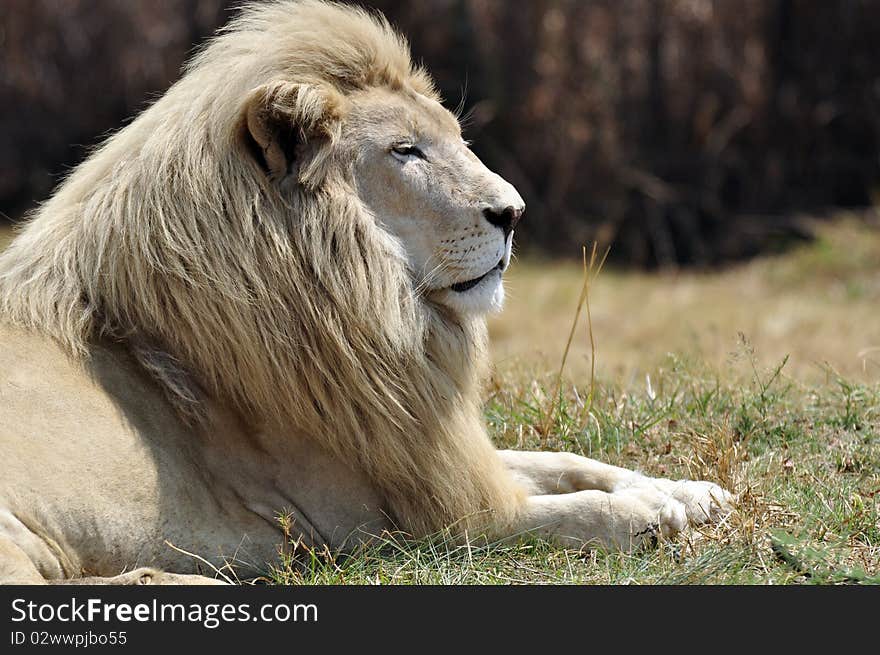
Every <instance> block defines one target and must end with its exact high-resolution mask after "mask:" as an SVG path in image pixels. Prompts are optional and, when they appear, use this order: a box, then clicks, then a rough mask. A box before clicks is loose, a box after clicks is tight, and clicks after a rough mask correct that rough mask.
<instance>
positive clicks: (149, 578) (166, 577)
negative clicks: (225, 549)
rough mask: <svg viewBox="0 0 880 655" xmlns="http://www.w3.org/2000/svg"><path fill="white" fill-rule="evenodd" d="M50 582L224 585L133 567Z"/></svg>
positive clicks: (183, 575)
mask: <svg viewBox="0 0 880 655" xmlns="http://www.w3.org/2000/svg"><path fill="white" fill-rule="evenodd" d="M52 584H83V585H225V584H227V583H226V582H224V581H222V580H216V579H214V578H206V577H205V576H203V575H188V574H182V573H166V572H165V571H159V570H157V569H151V568H141V569H135V570H134V571H129V572H128V573H123V574H121V575H114V576H112V577H107V578H103V577H88V578H70V579H68V580H53V581H52Z"/></svg>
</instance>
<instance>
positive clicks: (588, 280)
mask: <svg viewBox="0 0 880 655" xmlns="http://www.w3.org/2000/svg"><path fill="white" fill-rule="evenodd" d="M597 247H598V244H597V243H595V242H594V243H593V249H592V251H591V253H590V261H589V262H587V247H586V246H582V248H581V251H582V254H583V265H584V281H583V285H582V287H581V293H580V297H579V298H578V304H577V309H575V312H574V320H573V321H572V322H571V330H570V331H569V333H568V340H567V341H566V342H565V350H564V351H563V353H562V362H561V363H560V364H559V373H557V375H556V385H555V387H554V389H553V395H552V396H551V397H550V410H549V411H548V412H547V413H546V415H545V416H544V422H543V425H542V426H541V447H542V448H543V447H544V446H545V444H546V441H547V436H548V435H549V434H550V429H551V428H552V427H553V421H554V419H555V418H556V411H557V409H558V406H559V393H560V389H561V388H562V374H563V372H564V370H565V362H566V361H567V360H568V353H569V350H570V349H571V343H572V341H573V340H574V333H575V330H577V324H578V320H580V316H581V310H582V309H583V308H584V306H586V313H587V332H588V334H589V338H590V394H589V397H588V398H587V402H586V403H585V408H586V412H587V413H589V411H590V407H591V405H592V403H593V396H594V394H593V389H594V385H595V382H596V340H595V338H594V336H593V317H592V314H591V313H590V288H591V287H592V283H593V280H595V279H596V277H598V275H599V273H600V272H601V271H602V267H603V266H604V265H605V260H606V259H607V258H608V253H609V252H610V251H611V248H610V247H609V248H606V249H605V254H603V255H602V258H601V259H600V260H598V263H597V259H596V250H597Z"/></svg>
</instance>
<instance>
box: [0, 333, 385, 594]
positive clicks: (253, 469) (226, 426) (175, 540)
mask: <svg viewBox="0 0 880 655" xmlns="http://www.w3.org/2000/svg"><path fill="white" fill-rule="evenodd" d="M0 339H2V342H0V343H2V348H0V371H2V372H0V398H2V402H0V425H2V426H3V429H2V430H0V449H2V452H4V453H14V456H13V457H5V458H3V460H2V461H0V505H2V507H3V509H4V510H5V512H8V513H9V514H7V515H6V516H5V517H4V520H2V521H0V526H2V527H5V528H6V529H7V530H10V528H12V527H13V523H15V522H18V523H20V526H19V527H20V528H24V529H26V530H27V532H29V533H31V534H32V535H33V537H32V538H31V537H29V538H27V539H19V540H18V543H19V546H21V547H23V548H25V549H26V551H27V554H28V556H29V557H30V559H31V561H32V562H33V563H34V564H35V566H36V568H37V570H38V571H39V573H40V574H41V575H43V576H45V577H46V578H49V579H56V578H69V577H79V576H81V575H84V574H87V575H94V576H112V575H116V574H119V573H120V572H121V571H123V570H124V569H126V568H129V569H130V568H132V567H136V566H144V565H150V566H155V567H160V568H164V569H167V570H170V571H175V572H178V573H195V572H196V571H197V570H198V569H202V570H205V569H206V568H207V569H208V570H210V568H209V567H207V566H206V565H203V564H202V563H200V562H199V561H198V560H197V559H195V558H194V557H192V556H191V555H187V554H185V553H193V554H199V555H200V556H202V557H205V558H206V559H208V560H209V561H210V562H211V563H212V564H213V565H215V566H218V567H219V566H222V565H223V563H224V562H230V563H235V564H236V567H237V569H238V571H239V574H240V575H241V576H242V577H248V576H253V575H257V574H259V573H261V572H265V570H266V563H267V562H272V561H274V560H275V559H276V558H277V549H278V547H279V546H280V545H281V543H282V539H281V538H280V533H279V527H280V526H279V523H278V518H277V515H278V513H280V512H289V513H290V519H291V520H292V521H294V524H295V525H296V526H297V529H298V530H299V531H301V534H302V536H303V541H304V543H306V544H309V545H318V546H323V545H324V544H325V543H326V544H327V545H329V546H331V547H334V548H338V547H344V546H346V545H347V544H345V543H344V540H345V538H346V537H348V536H349V535H350V534H354V535H356V534H357V529H358V528H363V529H366V528H369V529H370V530H371V531H372V532H373V533H374V534H378V533H379V532H380V531H381V530H382V529H383V528H385V527H389V526H388V525H387V520H385V519H384V518H383V516H382V515H381V513H380V510H381V505H380V500H379V499H378V498H377V496H376V495H375V494H374V493H373V492H372V491H371V487H370V485H369V484H368V483H367V481H366V480H365V479H364V478H363V477H362V476H358V474H357V472H356V471H354V470H352V469H351V468H350V467H347V466H344V465H342V464H340V463H338V461H337V460H336V459H335V458H333V457H331V456H330V455H328V454H327V453H325V452H322V451H321V450H320V449H319V448H317V447H315V445H314V444H313V443H312V442H311V441H305V440H299V441H298V440H295V439H290V438H289V439H285V440H284V441H283V443H284V447H285V455H287V457H286V458H281V457H277V456H276V457H272V456H269V454H268V453H267V452H266V450H265V449H264V447H263V446H261V443H260V442H261V440H267V439H268V438H269V435H259V434H254V433H251V434H246V433H245V432H244V431H243V430H242V427H241V425H239V424H238V423H237V421H235V420H234V418H233V417H232V416H231V415H229V414H227V413H224V412H222V411H213V412H212V416H213V420H214V423H213V424H212V426H211V428H212V429H211V432H210V437H209V438H208V437H206V436H205V435H202V434H199V433H198V432H194V431H193V429H192V428H191V427H188V426H186V425H185V424H184V423H182V422H181V421H180V420H179V419H178V418H177V416H176V414H175V412H174V411H173V408H172V407H171V406H170V404H169V402H168V400H167V399H166V398H165V396H164V394H163V393H162V392H161V390H160V389H159V388H158V387H157V385H156V384H155V383H154V382H153V381H152V380H150V379H149V377H148V376H146V375H145V373H144V371H143V370H142V369H141V368H140V367H139V365H138V363H137V362H135V361H134V360H133V359H132V358H130V357H129V356H126V354H125V353H124V352H123V351H120V350H119V349H116V348H112V347H104V346H98V347H95V348H93V349H92V350H91V352H90V355H91V356H90V359H89V366H88V368H87V369H84V368H83V367H82V366H80V365H79V364H77V363H76V362H72V361H71V360H70V358H69V357H68V356H67V355H66V354H65V353H64V352H63V351H61V349H59V348H58V347H57V346H56V345H54V344H53V343H51V342H50V341H47V340H46V339H43V338H40V337H37V336H34V335H28V334H24V333H21V332H19V331H12V330H8V329H5V330H2V331H0ZM34 407H38V408H39V409H38V410H35V409H34ZM284 463H295V464H296V470H295V472H293V473H292V474H291V473H289V472H288V471H285V470H283V465H284ZM370 507H372V511H370V509H369V508H370ZM10 514H11V516H10ZM12 517H15V519H12ZM310 519H312V520H313V521H314V524H310V523H309V520H310ZM18 532H19V534H22V533H23V531H22V530H21V529H19V530H18ZM166 542H168V543H166ZM169 543H170V544H173V546H175V547H176V548H172V547H170V546H169V545H168V544H169ZM178 549H179V550H178ZM0 552H2V551H0ZM0 571H2V566H0ZM0 577H2V576H0Z"/></svg>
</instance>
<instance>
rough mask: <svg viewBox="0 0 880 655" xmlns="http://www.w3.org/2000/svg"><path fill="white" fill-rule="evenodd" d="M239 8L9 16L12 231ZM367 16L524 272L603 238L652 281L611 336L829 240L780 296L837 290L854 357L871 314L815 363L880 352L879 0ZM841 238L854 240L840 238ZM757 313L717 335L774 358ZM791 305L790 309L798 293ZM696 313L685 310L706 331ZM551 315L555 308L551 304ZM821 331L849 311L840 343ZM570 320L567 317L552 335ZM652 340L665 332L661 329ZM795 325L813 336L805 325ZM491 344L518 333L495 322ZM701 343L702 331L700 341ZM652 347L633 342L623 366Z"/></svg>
mask: <svg viewBox="0 0 880 655" xmlns="http://www.w3.org/2000/svg"><path fill="white" fill-rule="evenodd" d="M237 4H240V3H239V2H237V1H236V2H227V1H226V0H3V2H2V3H0V95H2V97H3V98H4V100H5V102H3V103H2V104H0V133H2V134H3V137H2V140H0V212H2V214H0V216H2V217H3V218H5V220H6V221H16V220H18V219H19V218H20V217H21V216H23V215H24V214H25V213H26V212H27V211H28V210H29V209H31V208H33V207H34V206H35V204H36V203H38V202H39V201H41V200H42V199H44V198H46V197H47V196H48V194H49V193H50V191H51V189H52V188H53V186H54V185H55V184H56V183H57V182H58V180H59V179H60V178H61V177H62V176H63V175H64V173H65V171H66V170H68V169H69V168H70V167H71V166H73V165H75V164H76V163H78V162H79V161H81V160H82V159H83V158H84V157H85V156H86V154H87V153H88V148H89V147H90V146H92V145H93V144H95V143H96V142H97V141H99V139H100V138H101V135H103V134H106V133H107V132H108V131H110V130H113V129H115V128H118V127H119V126H120V125H121V124H123V123H124V121H125V120H126V119H129V118H130V117H131V116H132V115H134V114H136V113H137V112H138V111H139V110H141V109H143V108H144V107H145V106H146V105H147V104H148V103H149V101H150V99H152V98H155V97H156V96H157V95H159V94H161V93H162V92H163V91H164V90H165V89H166V88H167V87H168V86H169V84H171V83H172V82H173V81H174V80H175V79H176V77H177V76H178V74H179V70H180V66H181V64H182V62H183V61H184V60H185V59H186V58H187V56H188V54H190V53H191V52H192V50H193V48H194V47H195V46H197V44H199V43H201V42H203V41H204V39H205V38H207V37H208V36H209V35H210V34H211V33H212V32H213V31H214V30H215V29H216V28H217V27H218V26H219V25H221V24H223V23H224V22H226V21H227V20H228V18H229V17H230V16H231V15H232V13H233V12H234V9H233V6H234V5H237ZM361 4H366V5H367V6H371V7H375V8H376V9H379V10H381V11H383V12H384V13H385V14H386V15H387V16H388V18H389V19H390V20H391V21H392V23H394V24H395V25H397V26H398V27H399V28H400V29H401V30H402V31H403V32H404V33H405V34H407V35H408V37H409V39H410V41H411V44H412V50H413V53H414V55H415V57H416V58H417V59H418V60H421V61H423V62H424V64H425V65H426V66H427V67H428V69H429V70H430V71H431V72H432V73H433V75H434V76H435V78H436V80H437V82H438V85H439V87H440V89H441V91H442V93H443V95H444V97H445V99H446V102H447V105H448V106H450V107H455V106H457V105H459V104H461V105H462V106H463V107H464V116H465V121H466V136H467V138H469V139H471V140H472V141H473V149H474V150H475V151H476V153H477V154H478V155H479V156H480V157H481V158H482V159H483V160H484V161H485V162H486V163H487V164H488V165H489V166H490V167H491V168H493V169H495V170H497V171H498V172H499V173H501V174H502V175H503V176H504V177H506V178H507V179H508V180H510V181H511V182H512V183H513V184H515V185H516V186H517V187H518V189H519V190H520V192H521V194H522V195H523V197H524V198H525V199H526V202H527V204H528V212H527V216H526V220H525V221H524V222H523V223H522V227H521V229H519V230H518V237H517V243H518V250H519V252H520V254H521V255H525V256H526V257H525V259H527V260H529V261H537V260H539V259H542V260H546V259H548V258H554V259H560V260H570V261H573V262H577V261H579V259H580V256H581V244H586V243H590V242H592V241H598V242H599V243H600V244H602V246H603V248H604V246H610V247H611V251H610V259H609V261H610V262H612V264H613V267H614V269H615V270H617V271H621V270H630V271H639V273H634V275H644V272H649V271H656V272H657V273H656V274H655V275H653V276H651V277H647V276H645V277H641V278H638V280H639V281H638V282H633V284H636V286H635V287H634V291H633V295H632V298H631V302H632V303H633V304H631V305H627V306H612V305H608V306H607V307H606V309H605V310H603V307H605V306H604V305H601V304H600V306H599V310H598V315H597V317H594V318H596V320H598V324H599V327H602V326H603V324H602V320H603V316H607V318H608V327H609V328H611V329H613V326H614V325H617V324H619V320H620V317H621V313H622V312H624V313H625V312H627V311H630V312H632V311H636V309H637V308H638V306H639V305H640V304H643V303H642V300H643V299H644V297H645V296H644V290H645V289H650V288H652V287H650V285H652V284H653V285H658V286H656V288H657V289H658V291H657V293H658V294H659V297H658V311H660V312H661V313H662V312H666V313H669V314H670V317H669V320H670V321H678V322H682V321H686V320H687V318H686V316H689V314H686V313H682V312H683V309H682V307H681V306H680V305H676V304H675V302H674V300H672V299H674V298H675V297H676V296H675V290H676V289H680V288H681V285H682V284H691V283H693V284H697V285H698V286H699V284H701V283H702V282H700V281H701V280H703V281H705V280H707V278H704V277H699V276H698V277H682V275H685V276H687V275H698V274H697V273H694V272H701V273H706V272H707V271H716V272H718V274H719V275H721V276H727V277H724V278H723V280H728V282H718V283H717V284H720V285H721V287H720V289H721V290H720V291H719V290H718V289H715V290H713V291H711V295H707V296H706V297H705V300H706V302H710V301H711V303H715V304H717V303H719V302H721V298H723V297H724V290H725V289H726V290H732V289H736V290H738V292H741V291H742V289H743V288H747V287H743V286H742V282H741V280H740V279H739V278H738V277H736V276H740V275H746V274H747V273H745V272H743V270H742V269H732V268H730V265H732V264H735V263H737V262H740V263H741V262H744V261H746V260H750V259H751V258H754V257H756V256H764V257H766V256H768V255H770V254H773V253H781V252H791V251H792V248H794V249H795V251H797V252H802V251H798V250H797V248H803V247H805V244H809V243H814V244H818V246H816V247H815V248H814V249H813V250H810V251H809V252H807V254H800V255H797V257H799V259H796V260H795V261H798V262H806V263H805V264H803V265H802V268H798V266H799V265H798V264H792V263H791V262H790V261H789V262H788V263H786V264H785V266H789V267H790V268H791V267H793V268H791V270H792V271H793V272H791V273H790V274H789V275H788V277H785V275H783V276H782V277H783V278H784V279H786V280H789V282H790V283H791V284H794V283H798V284H800V285H801V286H800V287H798V289H799V291H800V292H802V293H801V295H800V296H798V297H799V298H800V297H803V298H808V297H812V298H813V300H814V301H817V302H818V300H817V299H819V300H821V298H823V297H824V296H822V293H823V292H822V289H824V288H825V287H824V286H823V284H824V282H822V280H824V281H826V282H827V283H828V285H830V286H829V287H828V289H830V290H829V291H828V293H829V294H831V295H830V296H828V298H829V299H830V300H829V302H831V301H833V300H834V299H835V298H838V299H842V300H841V302H844V301H846V302H849V301H850V300H851V301H853V302H857V303H858V302H864V303H865V307H864V312H865V318H864V321H866V324H860V327H861V328H863V330H862V332H860V333H859V334H858V335H855V336H852V337H851V338H849V337H847V338H846V339H844V337H843V336H842V335H843V333H842V332H841V329H843V328H844V327H846V328H848V329H852V323H853V321H852V314H849V315H847V312H851V311H856V310H855V309H853V308H852V306H850V305H846V309H840V308H836V307H831V306H825V305H821V306H820V307H817V308H816V310H815V316H816V321H817V324H818V325H821V326H824V327H825V328H827V329H828V330H829V335H828V339H830V340H831V341H830V342H829V341H827V340H825V341H819V342H816V348H815V349H814V350H815V352H813V351H812V350H811V351H810V354H809V356H808V357H807V359H808V360H809V361H810V362H815V361H818V359H821V358H822V357H824V354H823V353H824V352H825V351H823V350H822V348H827V347H831V346H832V345H834V344H836V346H835V347H840V348H842V349H844V350H845V351H846V353H847V354H846V355H845V356H844V355H841V357H844V359H846V362H847V363H846V364H844V363H840V362H839V363H838V365H840V366H843V367H844V368H846V367H849V366H850V365H851V366H852V369H853V370H854V371H857V370H861V369H864V367H865V364H864V358H862V359H859V357H857V353H862V352H865V349H871V348H874V347H875V346H878V345H880V333H878V332H877V329H878V328H876V327H874V326H875V325H877V323H880V321H877V318H878V314H880V312H878V313H877V314H872V307H873V306H876V305H874V303H876V302H877V301H878V300H880V290H878V289H880V282H878V280H877V274H876V269H877V264H878V263H880V260H877V259H876V257H878V256H880V255H878V253H880V250H875V249H874V247H873V245H872V243H873V242H872V241H871V239H872V238H873V235H874V234H875V232H876V230H877V227H878V223H877V217H876V212H875V211H874V210H873V208H872V206H873V203H874V202H875V201H876V200H877V199H878V197H880V155H878V153H880V56H878V54H877V47H878V43H880V1H878V0H527V1H523V2H509V1H505V0H420V1H419V2H409V1H405V0H372V1H370V2H364V3H361ZM836 224H845V226H846V227H845V228H844V229H843V231H840V230H836V231H835V230H832V228H831V227H830V226H833V225H836ZM829 230H831V231H829ZM860 248H861V250H859V249H860ZM816 253H818V254H816ZM822 253H825V254H824V255H823V254H822ZM859 253H861V254H859ZM822 257H824V259H822ZM817 258H818V259H817ZM816 262H818V264H817V263H816ZM822 262H825V264H827V266H825V265H822ZM823 266H825V267H824V268H823ZM841 267H842V268H841ZM526 268H528V267H527V266H526V267H524V269H526ZM850 269H854V270H850ZM541 270H544V271H546V270H551V269H550V268H546V267H544V268H541ZM773 270H776V269H773ZM841 270H842V271H843V272H841ZM563 271H566V272H563ZM578 271H579V269H578V268H577V267H575V268H567V269H566V268H564V267H563V269H559V270H557V273H556V277H555V278H554V279H555V280H557V283H556V285H555V286H553V289H554V290H555V291H553V293H556V294H558V295H559V298H560V299H559V302H558V303H556V304H558V305H559V306H560V307H564V308H565V309H566V311H568V312H569V314H570V313H571V312H573V310H574V305H575V304H576V301H577V295H578V290H579V284H580V282H579V272H578ZM676 271H678V272H680V273H681V274H679V273H676ZM823 271H824V273H823ZM828 271H831V272H830V273H828ZM536 275H537V274H536ZM566 275H568V276H569V277H570V278H571V283H570V288H569V287H566V286H565V285H564V284H563V282H562V280H565V279H567V278H566ZM658 276H666V278H665V279H664V278H662V277H658ZM731 276H732V277H731ZM539 277H540V276H539ZM763 277H764V278H766V277H767V275H763ZM628 279H636V278H628ZM713 279H714V278H713ZM719 279H721V278H719ZM792 280H793V281H794V282H791V281H792ZM805 280H811V282H810V283H809V284H807V285H805V284H804V281H805ZM614 284H615V282H614V279H612V280H611V281H609V286H610V287H613V286H614ZM713 284H714V282H713ZM535 285H537V286H535ZM646 285H648V286H646ZM539 288H540V279H538V278H535V277H534V276H533V277H532V278H529V279H523V280H521V281H517V279H516V278H513V279H512V281H511V296H512V300H511V302H512V303H513V304H514V307H513V309H514V313H515V312H516V307H517V305H516V302H517V300H516V299H517V297H523V296H529V297H533V298H534V296H533V294H534V293H538V290H539ZM699 288H700V289H702V288H703V287H699ZM518 289H519V290H518ZM841 289H842V291H841ZM777 291H779V290H778V289H777ZM548 293H550V292H549V291H548V292H547V293H544V295H541V296H540V297H539V299H540V298H547V297H549V296H548ZM596 293H597V294H600V295H601V293H602V292H601V291H600V290H597V292H596ZM706 293H707V294H709V293H710V292H708V291H707V292H706ZM755 293H756V295H755V296H754V297H745V298H739V299H736V300H735V302H734V300H731V301H730V303H729V304H730V306H731V313H729V314H722V315H719V316H717V317H716V318H715V319H713V320H715V321H716V331H719V330H720V333H721V334H722V336H721V337H719V339H721V340H722V341H723V342H724V344H725V345H724V348H727V347H729V346H730V345H731V343H732V337H731V333H736V332H739V331H749V330H751V332H752V333H753V334H754V335H755V337H756V338H758V339H759V341H760V337H761V335H766V334H769V332H768V330H769V329H770V328H768V327H767V325H765V324H764V323H756V322H755V321H757V318H755V313H756V310H757V309H758V308H759V305H756V304H755V303H756V302H758V299H759V298H760V299H764V300H766V299H767V298H770V297H772V290H767V289H763V290H762V289H756V290H755ZM779 293H782V294H783V296H784V297H785V298H789V297H791V290H790V289H789V290H788V291H786V290H785V288H783V289H782V291H779ZM518 294H521V295H519V296H518ZM834 294H837V295H834ZM841 294H842V295H841ZM550 295H552V293H551V294H550ZM618 295H620V294H618ZM624 296H625V294H624ZM616 297H618V296H615V298H616ZM695 298H696V300H695ZM700 298H702V296H700V295H699V293H698V294H697V295H696V296H693V295H692V297H691V302H694V303H696V305H697V306H696V308H695V311H697V310H698V309H699V308H700V307H701V306H702V305H700V300H699V299H700ZM601 300H602V299H601V298H597V302H599V301H601ZM547 303H550V301H549V300H547ZM743 303H745V305H743ZM775 307H777V308H778V307H779V304H778V303H777V305H775ZM546 311H547V312H551V311H553V310H552V308H551V307H550V306H549V304H548V306H547V308H546ZM603 311H604V312H605V313H604V314H603ZM766 312H767V313H770V314H772V313H773V308H772V307H768V308H767V310H766ZM829 312H832V313H833V312H837V313H838V314H840V315H839V316H838V317H837V318H838V319H839V320H840V324H839V325H838V324H837V323H835V322H834V320H833V319H834V317H829V316H828V313H829ZM527 314H528V312H524V316H523V320H525V319H527V318H528V316H527ZM710 314H711V312H706V311H702V313H700V312H699V311H697V313H696V314H694V316H698V317H699V318H706V316H709V315H710ZM656 316H657V314H656V313H655V317H656ZM786 316H787V318H786V317H783V319H780V320H781V321H782V322H781V323H780V321H779V320H777V322H776V323H775V324H774V325H776V327H775V328H773V329H774V330H775V332H773V334H778V335H779V339H780V341H781V343H780V353H782V352H783V351H785V350H786V347H787V346H788V345H790V344H791V343H792V341H791V340H790V339H788V337H789V336H790V334H789V333H788V332H786V330H785V328H784V325H783V324H785V322H786V321H789V320H792V319H791V316H790V314H789V315H786ZM645 320H648V319H642V318H639V320H638V322H641V323H644V322H645ZM695 320H696V319H695ZM707 320H708V319H707ZM615 321H617V322H615ZM738 321H739V323H738ZM750 321H751V322H750ZM569 322H570V321H569V319H568V318H562V316H560V318H559V320H556V321H552V323H553V324H554V325H556V324H558V325H559V326H561V331H560V334H565V333H567V327H568V324H569ZM634 322H636V321H634ZM740 323H741V325H740ZM546 324H547V321H546V320H544V321H543V322H542V325H545V326H546ZM652 324H653V329H654V330H657V329H660V331H661V332H662V326H663V325H664V324H663V323H662V321H661V320H660V319H659V318H656V319H654V320H653V323H652ZM807 325H808V326H809V325H811V324H810V323H809V322H808V323H807ZM658 326H659V327H658ZM780 326H782V327H780ZM795 327H796V328H797V329H798V330H800V331H801V332H804V333H805V334H811V335H815V334H816V330H815V329H813V328H810V327H807V328H804V323H803V321H801V322H797V321H796V325H795ZM495 329H496V332H499V333H500V335H501V337H503V334H504V332H505V329H504V326H503V325H499V326H496V328H495ZM541 329H546V328H541ZM793 329H794V328H793ZM666 332H667V333H668V330H667V331H666ZM691 332H692V333H693V334H697V333H699V334H705V330H704V329H703V327H702V326H701V327H700V328H699V329H697V328H694V329H693V330H691ZM675 334H678V335H682V334H689V333H687V332H682V331H681V330H678V331H676V332H675ZM529 336H530V338H531V339H532V343H534V341H535V335H534V334H531V335H529ZM527 338H528V337H527ZM654 338H655V336H646V335H641V336H639V335H636V336H634V337H633V339H635V341H634V342H632V343H630V342H626V345H627V348H628V350H627V352H630V351H632V347H633V344H634V343H638V340H639V339H643V340H646V341H647V340H651V339H654ZM736 338H739V337H736ZM562 339H563V340H564V337H562ZM823 339H824V337H823ZM842 340H843V342H842ZM691 341H693V340H692V339H691ZM501 343H502V345H503V339H502V341H501ZM665 347H666V346H665V345H664V346H662V347H661V348H665ZM770 350H771V352H772V353H773V356H774V357H775V356H776V353H775V351H774V350H773V349H772V348H771V349H770ZM511 352H518V351H516V349H513V351H511ZM622 352H623V351H622ZM871 352H873V351H871ZM621 357H623V358H624V359H625V357H624V355H623V354H621Z"/></svg>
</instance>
